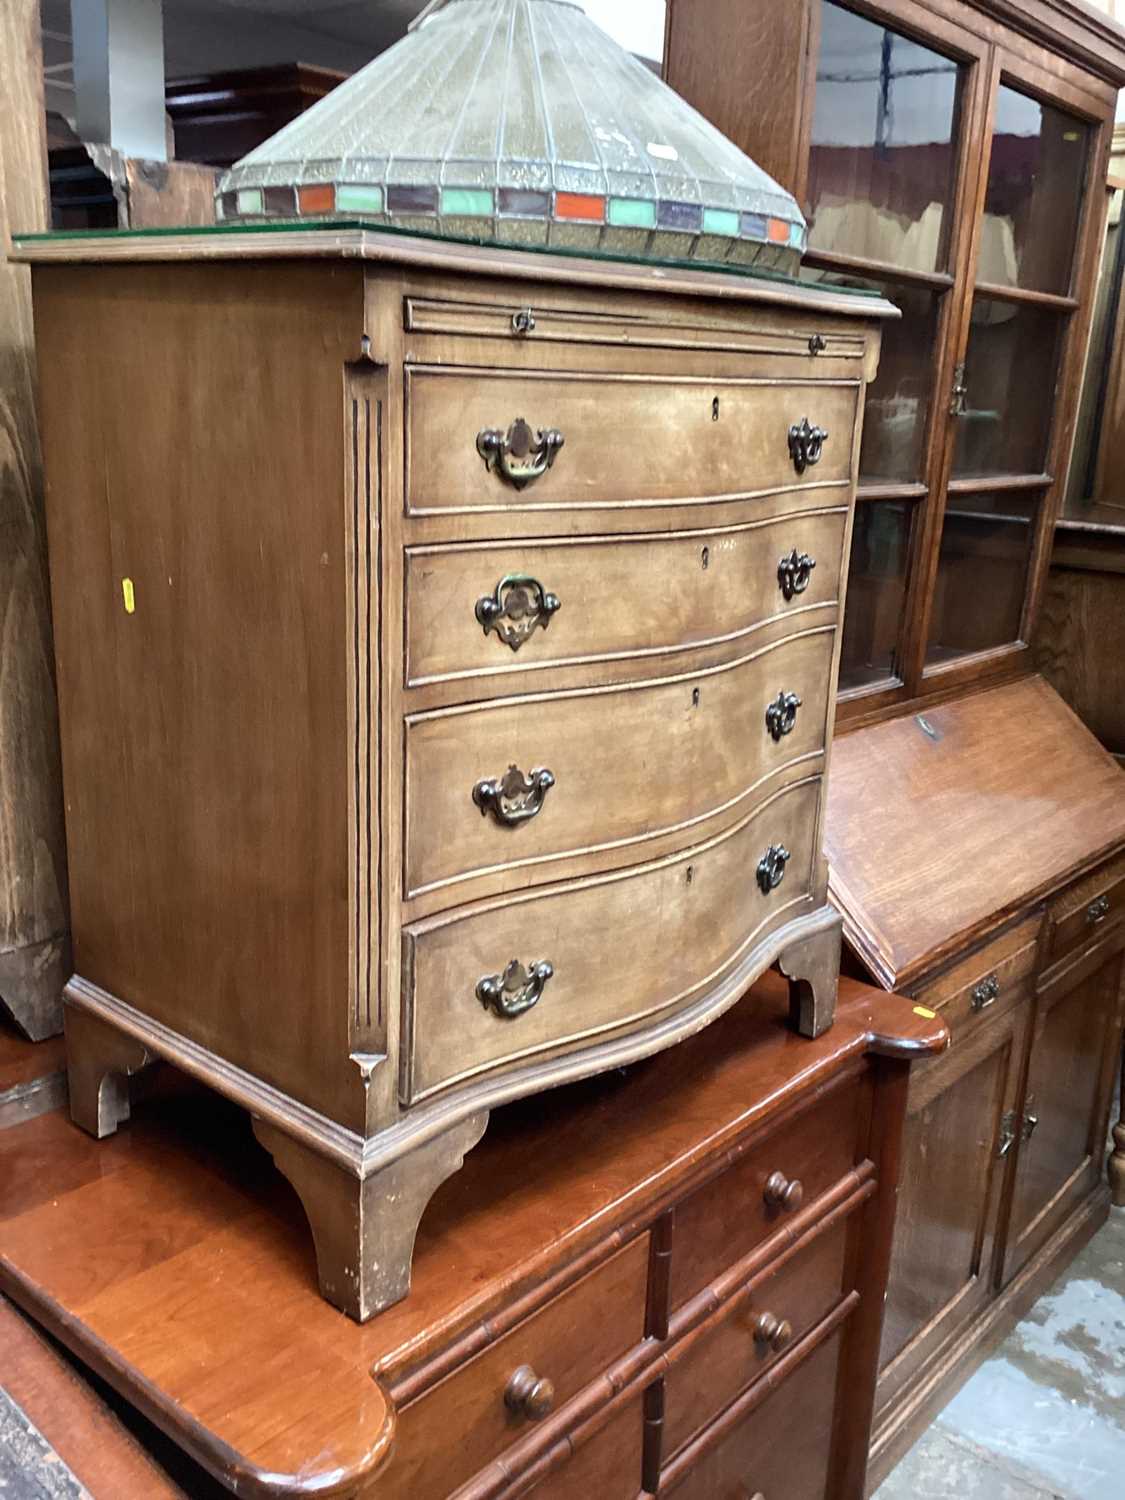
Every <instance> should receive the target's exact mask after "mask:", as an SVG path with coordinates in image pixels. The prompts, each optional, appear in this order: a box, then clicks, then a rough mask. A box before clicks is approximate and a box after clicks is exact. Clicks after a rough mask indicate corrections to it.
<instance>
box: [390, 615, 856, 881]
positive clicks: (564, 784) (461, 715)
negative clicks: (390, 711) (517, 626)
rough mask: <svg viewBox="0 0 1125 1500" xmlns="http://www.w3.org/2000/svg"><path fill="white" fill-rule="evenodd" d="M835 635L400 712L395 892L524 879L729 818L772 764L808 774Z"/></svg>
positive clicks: (758, 789)
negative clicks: (657, 671) (402, 860)
mask: <svg viewBox="0 0 1125 1500" xmlns="http://www.w3.org/2000/svg"><path fill="white" fill-rule="evenodd" d="M835 635H836V632H835V628H834V627H833V626H826V627H822V628H821V629H819V630H816V631H810V632H808V633H806V634H804V635H799V636H795V637H790V638H789V639H788V640H784V641H781V642H779V643H778V644H777V645H775V646H770V647H766V648H762V649H760V650H758V651H756V652H753V653H752V654H750V655H749V656H744V657H741V658H740V659H738V660H736V661H734V662H732V663H730V664H728V665H725V666H722V667H713V668H709V669H707V670H706V671H703V672H695V673H692V674H690V675H687V674H685V675H683V676H679V677H676V678H673V679H670V680H669V679H662V680H658V681H655V682H647V683H637V684H627V685H623V686H620V687H616V688H612V689H604V688H602V689H593V690H585V691H575V692H567V693H556V694H552V695H545V696H543V697H540V698H530V699H529V698H519V699H501V700H495V701H492V702H486V703H483V704H478V705H476V706H475V707H472V708H451V709H438V710H435V711H434V712H432V713H427V714H419V715H416V716H414V717H411V718H408V719H407V721H406V816H405V828H406V879H405V887H406V892H407V895H408V896H411V895H416V894H418V893H419V892H421V891H424V890H429V889H430V888H432V887H434V886H439V885H448V884H450V883H452V882H456V881H458V880H462V879H465V878H466V877H468V876H471V875H477V874H483V873H486V872H494V873H501V872H503V871H505V870H511V871H513V872H514V871H516V870H517V869H518V870H519V871H520V879H521V881H522V882H523V883H525V884H526V882H527V878H528V875H529V873H531V870H532V868H533V867H534V866H536V865H542V864H543V862H544V861H548V860H558V859H561V858H563V857H565V856H572V857H574V856H580V855H582V854H589V853H591V852H594V851H596V850H602V849H607V848H609V847H611V846H617V847H620V848H622V849H623V850H624V849H625V848H626V847H628V846H632V847H633V848H636V847H637V846H642V847H643V841H645V840H648V839H653V838H657V837H659V836H660V835H662V834H669V833H677V832H681V831H682V832H684V833H687V832H688V831H689V830H690V829H691V828H692V825H694V824H698V823H701V822H702V821H703V820H705V819H707V818H710V817H713V816H715V815H717V814H719V813H723V814H724V815H725V817H726V820H727V821H731V820H733V819H734V818H735V817H737V816H739V815H740V814H744V813H745V812H746V811H748V810H749V808H750V806H752V805H753V801H754V799H755V798H756V799H758V800H761V798H762V797H763V796H765V795H768V791H769V787H770V785H771V782H770V780H769V778H771V777H773V776H775V775H776V774H777V773H778V772H780V771H781V770H783V769H784V768H785V767H786V766H790V765H795V764H797V763H798V762H800V761H809V760H810V759H814V760H817V764H816V765H814V766H810V767H809V769H810V770H818V771H819V770H820V769H822V764H823V763H822V761H820V760H819V757H821V756H822V755H823V752H824V739H825V718H826V714H827V706H828V692H829V678H830V676H831V669H832V647H833V644H834V641H835ZM763 783H765V785H764V786H763ZM695 837H696V839H698V837H699V835H698V834H696V835H695ZM626 857H627V856H626V855H625V854H624V852H623V855H622V859H623V860H624V858H626ZM539 878H540V880H543V879H546V878H547V877H546V875H545V874H541V875H540V876H539Z"/></svg>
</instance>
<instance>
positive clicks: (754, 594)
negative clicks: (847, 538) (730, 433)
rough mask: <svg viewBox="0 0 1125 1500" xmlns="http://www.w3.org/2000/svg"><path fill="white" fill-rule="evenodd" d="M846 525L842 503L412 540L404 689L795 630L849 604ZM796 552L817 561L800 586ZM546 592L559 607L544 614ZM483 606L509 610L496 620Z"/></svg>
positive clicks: (408, 564)
mask: <svg viewBox="0 0 1125 1500" xmlns="http://www.w3.org/2000/svg"><path fill="white" fill-rule="evenodd" d="M846 522H847V506H846V505H834V506H833V507H832V508H831V509H825V510H813V511H801V512H799V513H797V514H793V515H786V516H781V517H776V518H772V519H769V520H760V521H747V522H745V523H743V524H740V525H737V526H723V527H716V528H715V529H713V530H711V531H679V532H660V533H655V534H637V535H631V536H599V537H590V538H584V539H582V540H580V541H555V542H538V541H536V542H487V543H480V544H472V545H462V546H442V547H411V548H408V550H407V552H406V560H405V566H406V680H407V684H408V685H409V686H418V685H419V684H421V683H426V682H432V681H441V680H443V679H447V678H456V677H470V676H476V675H478V674H480V675H488V674H495V673H501V672H525V671H526V672H532V671H535V670H537V669H542V668H544V667H557V666H567V665H570V664H574V663H579V662H590V661H606V660H612V659H614V658H617V657H627V656H638V657H652V656H660V655H674V654H676V653H678V652H683V651H687V650H690V649H693V648H695V647H700V646H707V645H713V644H716V643H718V642H724V641H738V640H740V639H742V638H744V637H746V636H747V635H749V634H750V633H751V632H752V631H754V630H757V629H759V628H760V627H761V626H763V625H766V624H769V623H770V622H771V621H774V620H777V619H780V618H786V617H788V618H792V619H793V620H794V623H795V625H796V623H797V622H799V621H800V620H801V619H803V618H805V617H806V616H807V614H808V612H809V611H810V610H815V609H819V608H822V607H824V606H826V605H828V606H835V605H836V603H837V601H838V597H839V591H840V566H841V562H842V556H843V543H844V527H845V524H846ZM794 553H796V555H797V558H798V559H800V558H801V557H802V556H804V557H807V558H809V559H811V560H812V562H813V563H814V566H813V567H812V568H811V569H810V570H808V571H807V572H801V573H800V575H799V576H797V577H796V582H797V583H798V584H799V583H800V582H802V581H803V580H804V579H806V578H807V583H806V584H805V587H804V589H803V590H802V591H801V592H800V593H794V592H792V589H791V587H790V586H789V585H787V583H786V580H787V579H789V578H790V577H791V576H792V575H791V574H790V572H789V570H788V568H782V566H781V564H782V562H783V560H786V559H791V558H792V555H793V554H794ZM512 578H515V579H525V580H529V581H528V582H526V583H522V584H514V585H513V584H510V583H509V584H505V583H504V580H506V579H512ZM548 594H550V595H553V596H554V598H555V599H557V600H558V601H559V606H558V608H557V610H555V611H553V612H548V613H544V611H543V609H542V608H541V603H542V600H543V599H544V597H545V596H546V595H548ZM481 601H486V604H487V601H495V604H496V605H498V606H499V607H500V608H501V609H503V610H505V611H506V612H505V613H503V614H501V615H500V616H499V618H498V619H497V621H496V622H495V624H493V625H491V626H490V628H488V629H484V628H483V627H482V625H481V621H480V613H478V606H480V611H481V612H484V610H485V608H486V605H482V604H481ZM544 622H546V624H545V626H544Z"/></svg>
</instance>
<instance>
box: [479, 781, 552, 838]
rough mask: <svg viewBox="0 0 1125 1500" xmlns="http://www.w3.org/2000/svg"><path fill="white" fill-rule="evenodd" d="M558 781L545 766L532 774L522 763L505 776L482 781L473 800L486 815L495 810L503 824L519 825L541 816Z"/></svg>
mask: <svg viewBox="0 0 1125 1500" xmlns="http://www.w3.org/2000/svg"><path fill="white" fill-rule="evenodd" d="M554 784H555V778H554V776H553V774H552V773H551V772H550V771H548V770H547V768H546V767H545V766H541V767H540V768H539V769H538V770H536V771H532V772H531V773H530V775H528V776H525V775H524V774H523V772H522V771H521V770H520V768H519V766H509V767H508V769H507V771H506V772H505V773H504V775H503V776H497V777H492V778H491V779H490V780H487V781H478V782H477V784H476V786H475V787H473V801H474V802H475V803H476V805H477V806H478V807H479V808H480V813H481V817H482V818H483V817H487V815H488V814H489V813H491V814H492V816H493V817H494V818H495V820H496V821H497V823H499V824H500V825H501V826H502V827H504V828H515V827H516V825H517V824H519V823H527V822H530V820H531V819H532V818H535V817H538V815H539V813H540V812H541V811H542V808H543V803H544V802H545V801H546V798H547V793H548V792H549V791H550V790H551V788H552V787H553V786H554Z"/></svg>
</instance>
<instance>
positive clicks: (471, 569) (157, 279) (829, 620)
mask: <svg viewBox="0 0 1125 1500" xmlns="http://www.w3.org/2000/svg"><path fill="white" fill-rule="evenodd" d="M23 253H24V254H25V255H26V256H27V257H28V258H29V259H30V260H32V261H33V262H34V263H35V277H36V283H35V295H36V300H37V317H38V332H39V339H40V349H41V358H42V366H43V379H42V398H41V404H42V421H43V428H44V433H45V443H46V451H47V465H48V474H49V488H50V499H51V504H50V515H49V526H50V545H51V556H52V585H53V590H54V600H55V610H56V618H57V621H58V631H59V644H58V661H59V681H60V693H61V701H62V705H63V720H64V725H65V743H64V775H65V780H66V787H67V797H68V803H69V808H70V816H69V828H68V838H69V854H70V869H71V880H72V888H73V906H74V924H75V931H76V934H77V936H76V943H77V948H76V960H75V967H76V970H77V973H76V975H75V977H74V979H73V980H72V982H71V983H70V985H69V987H68V990H67V999H68V1006H69V1015H70V1020H71V1025H70V1039H69V1040H70V1068H71V1075H72V1079H73V1080H74V1084H75V1087H74V1091H73V1110H74V1115H75V1118H76V1119H77V1120H78V1121H79V1122H80V1123H81V1124H83V1125H85V1126H86V1127H87V1128H88V1129H90V1130H92V1131H94V1132H95V1133H97V1134H104V1133H107V1132H108V1131H111V1130H113V1129H114V1128H115V1127H116V1124H117V1122H118V1121H119V1120H120V1119H121V1118H123V1115H124V1112H125V1110H126V1109H127V1107H128V1093H127V1088H126V1087H125V1085H124V1083H123V1082H122V1079H123V1077H124V1076H125V1075H127V1074H129V1073H130V1072H133V1071H135V1070H136V1069H138V1068H141V1067H143V1066H145V1065H146V1064H147V1063H148V1062H150V1061H152V1060H154V1059H157V1058H167V1059H170V1060H172V1061H173V1062H175V1063H176V1064H177V1065H179V1066H180V1067H182V1068H184V1069H186V1070H187V1071H189V1072H191V1073H193V1074H195V1075H196V1076H197V1077H199V1078H201V1079H203V1080H204V1081H206V1082H207V1083H209V1084H210V1085H212V1086H213V1087H214V1088H216V1089H219V1090H221V1091H223V1092H224V1093H226V1094H228V1095H229V1096H230V1097H231V1098H233V1099H235V1100H236V1101H238V1102H239V1103H240V1104H242V1105H244V1106H245V1107H247V1108H248V1109H249V1110H250V1111H251V1112H252V1113H253V1115H254V1118H255V1121H256V1128H257V1129H258V1132H259V1135H260V1137H261V1139H262V1140H263V1142H264V1143H265V1144H266V1145H267V1146H268V1147H269V1149H270V1150H271V1151H272V1152H273V1154H274V1156H275V1159H276V1160H277V1163H278V1165H279V1167H280V1168H281V1169H282V1171H284V1172H285V1173H286V1174H287V1175H288V1176H289V1177H290V1178H291V1180H292V1181H293V1183H294V1185H295V1186H296V1188H297V1190H298V1192H299V1193H300V1195H301V1198H302V1200H303V1202H304V1206H305V1209H306V1212H307V1213H308V1216H309V1219H310V1221H311V1227H312V1231H313V1236H314V1239H315V1241H316V1245H317V1250H318V1255H319V1260H320V1276H321V1285H322V1288H323V1290H324V1292H325V1295H326V1296H328V1297H329V1298H330V1299H331V1300H333V1301H334V1302H336V1303H337V1304H338V1305H339V1306H341V1307H344V1308H345V1309H346V1310H347V1311H348V1312H350V1313H351V1314H352V1315H353V1316H355V1317H357V1318H361V1319H362V1318H366V1317H368V1316H369V1315H370V1314H371V1313H372V1312H374V1311H376V1310H377V1309H378V1308H380V1307H384V1306H386V1305H388V1304H389V1303H391V1302H394V1301H395V1300H396V1299H398V1298H400V1297H402V1296H404V1295H405V1293H406V1291H407V1290H408V1287H409V1279H410V1261H411V1250H412V1246H413V1242H414V1236H415V1232H416V1229H417V1224H418V1219H419V1217H420V1216H421V1213H422V1211H423V1210H424V1208H425V1205H426V1203H427V1201H428V1199H429V1197H430V1195H431V1193H432V1192H433V1190H434V1189H435V1188H436V1186H437V1185H438V1184H439V1183H440V1182H441V1180H442V1179H443V1178H444V1177H446V1176H447V1175H449V1173H451V1172H452V1171H454V1170H456V1168H457V1167H458V1166H459V1165H460V1163H461V1161H462V1159H463V1157H464V1154H465V1152H466V1151H467V1150H469V1149H470V1148H471V1147H472V1146H473V1145H474V1144H475V1143H476V1142H477V1140H479V1138H480V1136H481V1134H482V1132H483V1131H484V1129H485V1125H486V1122H487V1117H488V1111H489V1109H490V1108H491V1107H492V1106H493V1105H495V1104H497V1103H499V1102H501V1101H503V1100H505V1099H511V1098H514V1097H517V1096H520V1095H524V1094H527V1093H530V1092H533V1091H535V1090H538V1089H541V1088H545V1087H547V1086H549V1085H552V1084H556V1083H560V1082H564V1081H566V1080H568V1079H573V1078H577V1077H581V1076H584V1075H586V1074H590V1073H593V1072H597V1071H600V1070H602V1069H605V1068H608V1067H610V1066H614V1065H618V1064H621V1063H625V1062H629V1061H631V1060H634V1059H637V1058H640V1057H643V1056H646V1055H648V1054H651V1053H653V1052H655V1051H657V1050H658V1049H660V1048H662V1047H665V1046H667V1045H669V1044H671V1043H673V1042H676V1041H678V1040H680V1039H681V1038H683V1037H686V1036H688V1035H690V1034H691V1033H692V1032H694V1031H697V1030H698V1029H699V1028H700V1027H701V1026H703V1025H705V1024H707V1023H709V1022H710V1021H712V1020H713V1019H714V1018H715V1017H716V1016H718V1015H719V1014H720V1013H721V1012H722V1011H723V1010H725V1009H726V1008H727V1007H728V1006H730V1005H732V1004H733V1003H734V1002H735V1000H736V999H737V998H738V996H739V995H740V994H741V993H742V992H743V990H744V989H745V987H746V985H747V984H748V983H749V982H750V981H752V980H753V979H754V978H755V977H756V976H757V975H759V974H761V973H762V972H763V970H765V969H766V968H768V967H769V966H770V965H772V964H774V963H778V964H780V966H781V968H782V970H783V972H784V973H785V974H786V976H787V977H788V978H789V979H790V981H791V993H792V1003H793V1018H794V1022H795V1024H796V1026H797V1028H798V1029H799V1030H801V1031H802V1032H803V1033H804V1034H805V1035H808V1036H814V1035H816V1034H817V1033H818V1032H820V1031H822V1030H823V1029H824V1028H826V1027H827V1026H828V1025H829V1024H830V1023H831V1020H832V1015H833V1007H834V1003H835V993H836V979H837V972H838V955H839V922H838V919H837V917H836V916H835V914H834V913H833V911H832V910H831V908H830V907H829V906H828V904H827V895H826V879H827V877H826V867H825V863H824V858H823V855H822V853H821V821H822V816H823V785H824V781H823V778H824V776H825V774H826V771H827V760H828V754H827V746H828V743H829V740H830V736H831V726H832V720H833V710H834V696H835V695H834V687H835V681H836V675H837V663H838V630H837V626H838V621H839V613H840V608H841V603H842V596H843V590H844V580H845V574H846V558H847V549H848V544H849V537H850V506H851V498H852V492H853V487H854V479H855V468H856V454H857V451H858V440H859V425H860V424H859V416H860V412H861V410H862V402H863V395H864V391H865V388H866V384H867V383H868V382H869V381H870V380H871V379H872V378H873V376H874V373H875V369H876V365H877V357H878V346H879V323H878V319H879V318H880V317H881V316H885V315H889V314H890V309H889V308H888V307H887V306H886V304H884V303H882V302H880V301H879V300H878V299H873V298H870V297H863V296H854V295H847V294H840V293H832V292H829V293H822V292H813V291H809V290H807V289H806V288H804V287H801V286H799V285H797V284H792V285H784V284H779V283H778V282H776V281H771V282H765V281H761V280H756V279H754V278H751V277H739V276H732V275H724V274H708V273H703V272H691V273H687V272H677V271H669V270H667V269H664V270H662V271H660V272H659V273H657V272H654V271H649V270H645V269H643V268H633V267H625V266H621V267H616V266H609V265H600V264H599V265H597V266H591V265H588V264H586V263H583V262H581V261H577V260H575V261H565V262H554V261H548V260H546V259H545V258H544V257H542V256H535V255H523V256H521V255H519V254H500V253H497V252H489V251H483V250H478V251H474V250H469V249H467V248H466V247H464V246H448V245H447V246H442V245H436V244H435V245H425V246H422V245H419V244H417V243H414V242H409V241H402V240H398V239H395V238H393V237H391V236H388V235H386V234H379V233H371V232H367V233H365V232H363V231H331V232H328V231H323V232H318V231H303V230H302V231H293V230H290V231H284V230H279V231H278V232H276V233H271V234H266V235H263V234H260V233H256V234H253V235H249V234H247V235H239V234H230V233H223V234H216V235H213V236H208V235H200V236H194V237H191V238H190V239H182V240H181V239H177V237H176V236H174V235H169V236H167V237H147V238H144V239H140V238H131V237H129V236H128V235H125V236H114V237H111V238H109V239H106V240H101V241H91V242H88V243H85V244H81V243H76V242H73V241H71V242H68V243H67V244H66V246H65V249H64V247H63V246H62V245H60V244H59V243H58V242H53V241H51V240H45V241H39V242H34V243H27V244H25V246H24V247H23ZM517 314H519V316H517ZM527 314H530V315H527ZM540 327H542V329H543V335H544V336H543V338H542V339H540V338H539V329H540ZM623 329H624V330H625V332H624V337H623V335H622V330H623ZM95 372H96V373H95ZM525 418H526V420H525Z"/></svg>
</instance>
